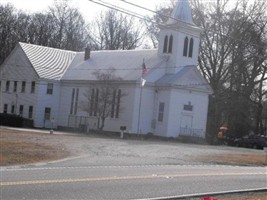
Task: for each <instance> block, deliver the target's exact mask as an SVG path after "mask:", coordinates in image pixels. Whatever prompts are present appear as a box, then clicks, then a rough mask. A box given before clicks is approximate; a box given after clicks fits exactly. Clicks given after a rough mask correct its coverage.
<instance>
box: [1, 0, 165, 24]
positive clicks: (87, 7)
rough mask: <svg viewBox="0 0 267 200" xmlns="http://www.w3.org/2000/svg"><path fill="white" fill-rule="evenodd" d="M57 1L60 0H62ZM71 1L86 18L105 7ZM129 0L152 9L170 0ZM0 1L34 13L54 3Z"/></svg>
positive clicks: (48, 0)
mask: <svg viewBox="0 0 267 200" xmlns="http://www.w3.org/2000/svg"><path fill="white" fill-rule="evenodd" d="M57 1H58V2H60V0H57ZM70 1H71V6H73V7H77V8H78V9H79V10H80V12H81V13H82V15H83V16H84V17H85V19H86V18H88V19H90V18H92V17H95V16H96V15H97V14H98V13H100V11H101V10H103V9H105V7H103V6H101V5H97V4H95V3H93V2H90V1H89V0H70ZM105 1H106V2H108V3H110V4H115V5H116V6H120V7H125V6H126V7H125V8H126V9H129V10H132V11H135V12H141V14H146V15H149V14H153V13H152V12H148V11H145V10H142V9H140V10H138V8H137V7H134V6H130V5H128V4H125V3H124V2H122V1H120V0H105ZM128 1H129V2H132V3H135V4H138V5H140V6H143V7H146V8H149V9H152V10H155V9H156V6H159V5H161V4H164V3H165V2H169V0H128ZM0 3H1V4H6V3H11V4H13V5H14V6H15V7H16V8H17V9H21V10H23V11H26V12H30V13H33V12H40V11H41V12H42V11H45V10H46V9H47V8H48V7H49V6H52V5H53V3H54V0H0ZM89 21H90V20H89Z"/></svg>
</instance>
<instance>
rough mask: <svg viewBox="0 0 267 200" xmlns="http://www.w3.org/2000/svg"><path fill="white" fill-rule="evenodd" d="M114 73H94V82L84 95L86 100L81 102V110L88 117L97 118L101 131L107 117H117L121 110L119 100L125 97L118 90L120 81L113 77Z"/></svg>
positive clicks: (108, 71) (123, 93)
mask: <svg viewBox="0 0 267 200" xmlns="http://www.w3.org/2000/svg"><path fill="white" fill-rule="evenodd" d="M115 71H116V70H114V69H110V70H107V71H105V72H103V71H95V72H94V73H93V74H94V76H95V77H96V82H95V83H94V86H91V87H90V88H88V90H87V91H86V92H85V93H84V97H85V99H86V100H84V101H82V102H81V107H82V109H83V110H84V111H86V112H87V113H88V115H89V116H95V117H97V119H98V129H100V130H103V128H104V126H105V120H106V119H107V118H108V117H110V118H118V117H119V114H120V113H121V111H122V110H123V108H122V106H121V100H122V98H123V97H124V96H126V95H127V94H126V93H125V92H123V91H122V90H121V89H120V88H119V85H120V81H121V80H122V79H121V78H120V77H118V76H116V75H115Z"/></svg>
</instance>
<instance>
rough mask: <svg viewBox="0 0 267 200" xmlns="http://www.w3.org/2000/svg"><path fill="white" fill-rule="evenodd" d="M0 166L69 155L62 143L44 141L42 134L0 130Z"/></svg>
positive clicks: (55, 158) (54, 158)
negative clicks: (56, 144)
mask: <svg viewBox="0 0 267 200" xmlns="http://www.w3.org/2000/svg"><path fill="white" fill-rule="evenodd" d="M0 131H1V134H0V145H1V148H0V152H1V153H0V166H9V165H23V164H30V163H36V162H43V161H51V160H58V159H62V158H66V157H68V156H69V155H70V153H69V152H68V151H66V150H65V148H64V146H63V145H59V146H53V145H48V144H46V143H45V142H44V140H43V137H44V136H45V135H42V134H34V135H33V134H32V133H27V132H20V131H13V130H12V131H11V130H2V129H1V130H0Z"/></svg>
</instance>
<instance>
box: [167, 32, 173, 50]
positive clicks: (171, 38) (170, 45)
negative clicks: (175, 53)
mask: <svg viewBox="0 0 267 200" xmlns="http://www.w3.org/2000/svg"><path fill="white" fill-rule="evenodd" d="M172 41H173V36H172V35H171V36H170V40H169V49H168V53H171V52H172Z"/></svg>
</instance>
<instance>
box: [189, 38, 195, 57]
mask: <svg viewBox="0 0 267 200" xmlns="http://www.w3.org/2000/svg"><path fill="white" fill-rule="evenodd" d="M193 48H194V39H193V38H191V39H190V43H189V57H190V58H192V56H193Z"/></svg>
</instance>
